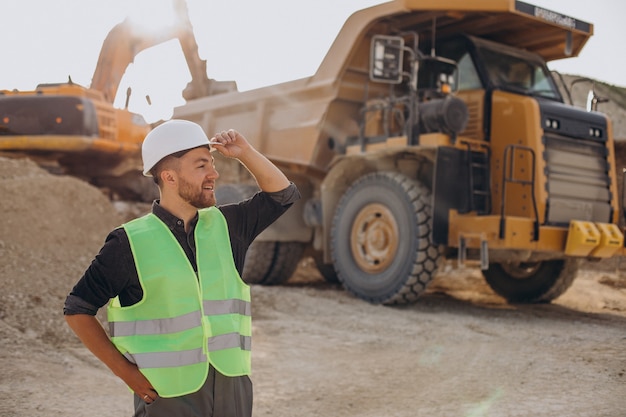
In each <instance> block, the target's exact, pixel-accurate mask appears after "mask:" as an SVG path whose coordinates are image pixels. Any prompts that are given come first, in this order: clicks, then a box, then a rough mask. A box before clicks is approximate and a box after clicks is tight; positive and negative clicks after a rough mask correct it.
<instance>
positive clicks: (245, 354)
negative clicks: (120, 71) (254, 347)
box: [108, 208, 252, 397]
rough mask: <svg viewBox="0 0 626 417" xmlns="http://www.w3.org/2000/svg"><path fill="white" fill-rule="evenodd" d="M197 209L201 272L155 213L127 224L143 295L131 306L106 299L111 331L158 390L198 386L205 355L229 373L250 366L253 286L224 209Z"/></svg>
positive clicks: (170, 393)
mask: <svg viewBox="0 0 626 417" xmlns="http://www.w3.org/2000/svg"><path fill="white" fill-rule="evenodd" d="M198 214H199V219H198V224H197V225H196V229H195V240H196V253H197V265H198V275H196V274H195V272H194V270H193V267H192V266H191V264H190V263H189V261H188V259H187V257H186V255H185V253H184V252H183V250H182V248H181V247H180V245H179V244H178V242H177V241H176V239H175V238H174V237H173V235H172V234H171V232H170V231H169V230H168V228H167V226H166V225H165V224H163V223H162V222H161V221H160V220H159V219H158V218H157V217H156V216H154V215H153V214H148V215H146V216H144V217H142V218H139V219H136V220H133V221H132V222H129V223H127V224H125V225H124V228H125V230H126V233H127V235H128V238H129V242H130V245H131V250H132V252H133V257H134V259H135V265H136V267H137V273H138V275H139V281H140V283H141V286H142V288H143V291H144V297H143V299H142V300H141V301H139V302H138V303H137V304H134V305H132V306H128V307H121V306H120V304H119V300H118V299H117V298H116V299H114V300H111V302H110V303H109V309H108V313H109V325H110V332H111V339H112V341H113V343H114V344H115V345H116V346H117V348H118V349H119V350H120V352H122V354H124V356H126V358H128V360H129V361H131V362H133V363H136V364H137V366H138V367H139V369H140V370H141V371H142V373H144V375H146V377H147V378H148V379H149V380H150V382H151V383H152V384H153V386H154V387H155V389H156V390H157V392H158V393H159V395H160V396H162V397H175V396H179V395H184V394H188V393H191V392H195V391H197V390H198V389H199V388H200V387H201V386H202V384H203V383H204V380H205V379H206V375H207V373H208V364H209V363H211V364H212V365H213V366H214V367H215V368H216V369H217V370H218V371H219V372H221V373H222V374H224V375H227V376H239V375H247V374H249V373H250V347H251V331H252V325H251V320H250V318H251V317H250V316H251V307H250V288H249V287H248V285H246V284H245V283H244V282H243V281H242V280H241V278H240V277H239V275H238V273H237V270H236V268H235V265H234V261H233V257H232V252H231V248H230V239H229V236H228V228H227V225H226V221H225V219H224V217H223V215H222V214H221V212H220V211H219V210H218V209H217V208H210V209H203V210H200V211H199V212H198ZM155 254H156V255H155Z"/></svg>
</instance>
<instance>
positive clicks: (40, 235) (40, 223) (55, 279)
mask: <svg viewBox="0 0 626 417" xmlns="http://www.w3.org/2000/svg"><path fill="white" fill-rule="evenodd" d="M0 196H1V198H0V215H1V216H2V220H1V221H0V288H2V291H1V292H0V340H5V341H6V340H7V339H13V340H15V339H16V338H17V339H20V340H22V339H23V340H29V339H32V340H39V341H43V342H46V343H52V344H58V343H61V342H64V341H77V339H76V338H75V337H74V336H73V333H71V331H70V330H69V328H68V327H67V325H66V324H65V321H64V320H63V315H62V314H63V313H62V309H63V302H64V300H65V297H66V296H67V293H68V292H69V290H70V289H71V288H72V286H73V285H74V283H75V282H76V281H77V280H78V279H79V278H80V276H81V275H82V273H83V271H84V270H85V268H86V267H87V266H88V265H89V263H90V262H91V259H92V258H93V256H94V255H95V254H96V253H97V251H98V250H99V248H100V246H101V245H102V244H103V242H104V238H105V236H106V234H107V233H108V231H110V230H111V229H112V228H114V227H115V226H117V225H119V224H120V223H121V218H120V217H119V215H118V214H117V212H116V211H115V210H113V208H112V205H111V203H110V202H109V200H108V199H107V198H106V197H105V196H104V195H103V194H102V193H101V192H100V191H99V190H98V189H96V188H94V187H92V186H90V185H88V184H86V183H85V182H83V181H80V180H78V179H76V178H73V177H67V176H58V175H52V174H49V173H48V172H47V171H45V170H43V169H41V168H40V167H38V166H37V165H36V164H35V163H33V162H32V161H30V160H28V159H7V158H2V157H0ZM8 336H12V337H8Z"/></svg>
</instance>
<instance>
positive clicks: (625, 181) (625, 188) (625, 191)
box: [622, 168, 626, 246]
mask: <svg viewBox="0 0 626 417" xmlns="http://www.w3.org/2000/svg"><path fill="white" fill-rule="evenodd" d="M622 215H623V219H624V221H626V168H622ZM624 242H625V243H624V245H625V246H626V240H625V241H624Z"/></svg>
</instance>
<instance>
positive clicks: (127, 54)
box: [90, 0, 236, 103]
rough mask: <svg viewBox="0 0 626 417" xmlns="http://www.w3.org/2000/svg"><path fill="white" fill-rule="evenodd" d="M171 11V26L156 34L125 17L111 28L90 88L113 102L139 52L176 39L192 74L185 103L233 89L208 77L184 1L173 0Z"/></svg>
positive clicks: (186, 91)
mask: <svg viewBox="0 0 626 417" xmlns="http://www.w3.org/2000/svg"><path fill="white" fill-rule="evenodd" d="M174 12H175V16H176V18H175V20H174V24H173V25H171V26H169V27H167V28H164V29H163V30H161V31H160V32H158V33H148V32H146V31H144V30H142V29H140V28H138V27H137V26H135V25H133V23H132V21H131V20H130V19H128V18H127V19H125V20H124V21H123V22H121V23H119V24H117V25H116V26H114V27H113V29H111V31H110V32H109V34H108V35H107V37H106V38H105V40H104V42H103V44H102V48H101V50H100V56H99V58H98V63H97V65H96V69H95V71H94V74H93V77H92V81H91V86H90V88H91V89H93V90H96V91H100V92H101V93H102V94H103V96H104V99H105V100H106V101H107V102H109V103H113V102H114V100H115V96H116V94H117V89H118V87H119V84H120V81H121V79H122V77H123V75H124V73H125V71H126V68H128V66H129V65H130V64H131V63H133V61H134V59H135V57H136V56H137V55H138V54H139V53H140V52H141V51H143V50H145V49H148V48H151V47H153V46H155V45H158V44H161V43H164V42H167V41H169V40H172V39H178V41H179V43H180V46H181V48H182V50H183V54H184V56H185V60H186V62H187V66H188V68H189V72H190V73H191V82H190V83H189V85H188V86H187V88H186V89H185V91H184V93H183V96H184V98H185V99H186V100H191V99H193V98H198V97H204V96H207V95H211V94H217V93H219V92H225V91H233V90H236V86H235V84H234V83H229V82H216V81H214V80H211V79H209V78H208V77H207V71H206V61H205V60H203V59H201V58H200V56H199V54H198V44H197V43H196V39H195V36H194V33H193V27H192V25H191V21H190V20H189V12H188V9H187V4H186V2H185V0H174ZM233 87H234V88H233Z"/></svg>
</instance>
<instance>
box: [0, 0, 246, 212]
mask: <svg viewBox="0 0 626 417" xmlns="http://www.w3.org/2000/svg"><path fill="white" fill-rule="evenodd" d="M174 10H175V17H176V19H175V22H174V24H173V25H172V26H170V27H167V28H164V29H163V30H161V31H160V32H159V33H158V34H154V33H152V34H149V33H146V32H145V31H141V30H138V28H137V27H136V26H135V25H134V24H133V23H132V21H131V20H129V19H126V20H124V21H123V22H121V23H119V24H118V25H116V26H115V27H113V29H112V30H111V31H110V32H109V33H108V35H107V37H106V38H105V40H104V42H103V45H102V48H101V51H100V56H99V59H98V63H97V65H96V69H95V71H94V74H93V78H92V81H91V85H90V87H89V88H87V87H84V86H81V85H79V84H76V83H73V82H72V80H71V78H70V79H69V80H68V81H67V82H64V83H56V84H40V85H38V86H37V87H36V89H35V90H34V91H16V90H0V152H2V154H4V155H9V156H17V155H20V156H22V155H26V156H28V157H29V158H31V159H34V160H35V161H37V162H39V163H41V164H42V165H43V166H46V167H54V169H55V170H57V171H59V170H60V171H61V172H62V173H64V174H68V175H73V176H77V177H80V178H82V179H85V180H86V181H89V182H90V183H92V184H94V185H97V186H101V187H106V188H108V189H110V190H112V191H113V192H115V193H116V194H117V196H118V197H119V198H122V199H133V200H147V201H149V200H150V199H151V198H152V197H153V193H154V186H153V184H151V183H150V181H148V180H146V179H145V178H143V177H142V175H141V158H140V149H141V142H142V141H143V138H144V137H145V135H146V134H147V133H148V132H149V131H150V129H151V128H152V127H153V126H151V125H150V124H148V123H146V121H145V120H144V118H143V116H141V115H139V114H136V113H133V112H131V111H129V110H128V101H129V97H130V89H129V90H128V91H127V95H126V105H125V107H124V108H122V109H120V108H115V107H114V105H113V103H114V100H115V97H116V94H117V91H118V87H119V84H120V81H121V79H122V76H123V75H124V72H125V71H126V68H127V67H128V66H129V65H130V64H131V63H132V62H133V60H134V58H135V56H136V55H137V54H138V53H139V52H141V51H143V50H145V49H148V48H150V47H153V46H155V45H158V44H161V43H164V42H167V41H169V40H172V39H178V41H179V43H180V45H181V48H182V50H183V54H184V56H185V59H186V61H187V65H188V68H189V71H190V73H191V78H192V79H191V82H190V83H189V84H188V85H187V88H186V89H185V91H184V92H183V97H184V98H185V99H186V100H191V99H195V98H199V97H203V96H208V95H212V94H217V93H221V92H226V91H233V90H236V89H237V86H236V84H235V83H234V82H221V81H215V80H212V79H209V78H208V77H207V74H206V61H204V60H202V59H200V57H199V54H198V45H197V43H196V40H195V37H194V33H193V28H192V25H191V22H190V20H189V14H188V9H187V4H186V2H185V1H184V0H175V2H174Z"/></svg>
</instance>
